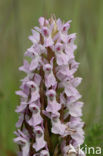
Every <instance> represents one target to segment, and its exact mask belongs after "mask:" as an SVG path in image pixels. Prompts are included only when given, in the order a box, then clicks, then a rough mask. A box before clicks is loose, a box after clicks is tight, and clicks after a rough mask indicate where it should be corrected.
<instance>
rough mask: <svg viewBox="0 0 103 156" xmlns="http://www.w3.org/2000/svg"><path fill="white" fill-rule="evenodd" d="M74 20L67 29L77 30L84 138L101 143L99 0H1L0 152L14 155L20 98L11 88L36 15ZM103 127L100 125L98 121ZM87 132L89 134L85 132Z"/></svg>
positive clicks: (102, 23)
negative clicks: (81, 79)
mask: <svg viewBox="0 0 103 156" xmlns="http://www.w3.org/2000/svg"><path fill="white" fill-rule="evenodd" d="M51 14H55V15H56V17H57V18H58V17H60V18H62V20H64V21H66V20H68V19H72V21H73V22H72V23H71V30H70V32H77V44H78V50H77V52H76V53H75V54H76V57H77V60H78V61H79V62H80V63H81V64H80V68H79V71H78V73H77V75H78V76H81V77H83V82H82V84H81V86H80V92H81V93H82V94H83V100H84V103H85V105H84V117H83V118H84V121H85V122H86V128H85V129H86V132H87V133H86V143H88V144H89V145H92V144H93V145H94V146H98V145H99V135H100V136H101V138H102V139H101V144H103V136H102V135H101V134H100V131H99V128H97V129H96V130H95V129H92V128H91V132H90V133H89V128H90V127H92V126H93V127H94V126H95V124H96V123H98V124H99V125H101V123H102V122H103V114H102V113H103V111H102V110H103V84H102V82H103V61H102V59H103V0H30V1H28V0H0V156H15V155H16V154H15V151H16V147H15V145H14V143H13V137H14V135H13V131H14V130H15V123H16V121H17V115H16V113H15V112H14V110H15V108H16V105H18V104H19V98H18V97H17V96H16V95H15V93H14V92H15V90H18V88H19V85H20V83H19V80H20V79H21V78H22V77H23V74H22V73H20V72H19V71H18V67H19V66H20V65H21V64H22V60H23V53H24V51H25V50H26V49H27V48H28V47H30V45H31V43H30V41H29V40H28V35H30V33H31V32H30V29H31V28H33V26H35V25H37V24H38V18H39V17H40V16H46V17H50V15H51ZM101 126H102V125H101ZM88 133H89V134H88Z"/></svg>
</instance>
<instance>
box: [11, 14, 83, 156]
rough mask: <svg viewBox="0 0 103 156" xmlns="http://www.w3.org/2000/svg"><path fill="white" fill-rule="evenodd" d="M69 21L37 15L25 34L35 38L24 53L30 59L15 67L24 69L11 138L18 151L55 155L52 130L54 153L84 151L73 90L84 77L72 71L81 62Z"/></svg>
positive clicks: (76, 95)
mask: <svg viewBox="0 0 103 156" xmlns="http://www.w3.org/2000/svg"><path fill="white" fill-rule="evenodd" d="M70 22H71V21H68V22H67V23H65V24H64V23H62V21H61V20H60V19H57V20H56V19H55V18H53V17H52V18H50V19H49V20H47V19H45V18H43V17H41V18H40V19H39V24H40V27H34V29H33V30H32V36H30V37H29V39H30V40H31V41H32V43H33V44H32V46H31V47H30V48H29V49H27V51H26V52H25V56H26V57H29V58H31V59H28V60H29V61H27V60H24V64H23V66H22V67H20V68H19V70H21V71H24V72H25V73H26V74H27V75H26V77H25V78H24V79H23V80H21V81H22V84H21V86H20V91H17V92H16V94H17V95H19V96H21V104H20V106H18V107H17V109H16V112H17V113H18V114H19V121H18V122H17V124H16V127H17V131H16V132H15V134H16V136H17V137H16V139H14V141H15V142H16V143H17V144H18V145H19V150H20V151H19V153H18V155H19V156H50V155H53V154H54V152H55V151H56V150H55V148H56V149H57V146H56V145H54V146H55V148H54V149H53V147H54V146H53V145H52V144H53V143H51V142H52V141H51V140H52V135H55V136H58V150H57V154H56V153H55V155H57V156H58V155H59V156H60V155H63V156H77V155H79V156H84V155H85V154H84V153H83V151H79V150H78V148H79V146H80V145H81V144H83V142H84V131H83V126H84V123H83V122H82V120H81V116H82V106H83V103H82V102H81V101H79V99H80V98H81V95H80V93H79V92H78V90H77V87H78V85H79V84H80V83H81V80H82V79H81V78H80V77H74V73H75V72H76V71H77V69H78V66H79V63H78V62H76V61H75V56H74V51H75V49H76V48H77V46H76V45H75V44H74V40H75V39H76V34H68V30H69V28H70ZM53 150H54V151H53Z"/></svg>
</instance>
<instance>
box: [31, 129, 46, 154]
mask: <svg viewBox="0 0 103 156" xmlns="http://www.w3.org/2000/svg"><path fill="white" fill-rule="evenodd" d="M34 133H35V143H34V144H33V148H34V149H35V150H36V151H39V150H40V149H42V148H44V147H45V146H46V142H45V140H44V132H43V129H42V128H41V127H40V126H37V127H35V128H34Z"/></svg>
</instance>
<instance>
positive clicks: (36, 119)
mask: <svg viewBox="0 0 103 156" xmlns="http://www.w3.org/2000/svg"><path fill="white" fill-rule="evenodd" d="M29 109H30V111H31V112H32V117H31V119H30V120H29V121H28V123H29V125H31V126H33V127H35V126H37V125H39V124H41V123H42V122H43V119H42V117H41V115H40V108H39V106H37V105H36V104H35V103H32V104H30V105H29Z"/></svg>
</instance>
